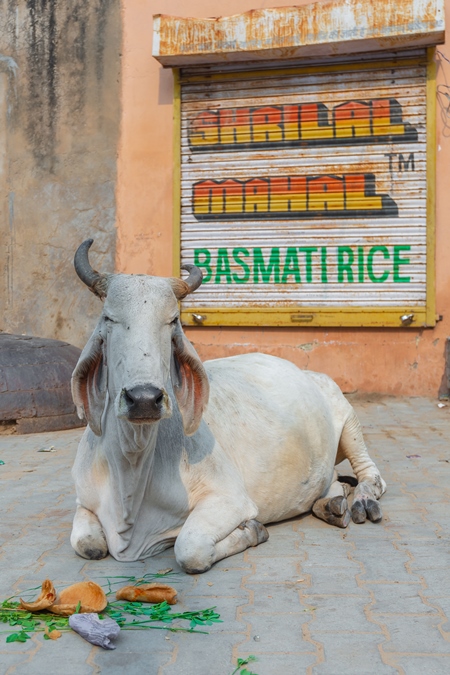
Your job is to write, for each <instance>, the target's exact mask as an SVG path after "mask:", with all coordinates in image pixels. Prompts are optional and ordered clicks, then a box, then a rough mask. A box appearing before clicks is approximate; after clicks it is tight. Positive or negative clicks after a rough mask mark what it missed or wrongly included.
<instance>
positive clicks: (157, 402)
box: [155, 392, 164, 405]
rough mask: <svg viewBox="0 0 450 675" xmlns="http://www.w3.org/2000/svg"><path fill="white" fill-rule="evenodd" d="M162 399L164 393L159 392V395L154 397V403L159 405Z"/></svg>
mask: <svg viewBox="0 0 450 675" xmlns="http://www.w3.org/2000/svg"><path fill="white" fill-rule="evenodd" d="M163 400H164V394H163V393H162V392H161V393H160V395H159V396H157V397H156V398H155V405H160V404H161V403H162V402H163Z"/></svg>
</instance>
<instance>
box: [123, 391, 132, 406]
mask: <svg viewBox="0 0 450 675" xmlns="http://www.w3.org/2000/svg"><path fill="white" fill-rule="evenodd" d="M122 394H123V397H124V399H125V402H126V403H127V404H128V405H129V406H131V405H133V403H134V398H133V397H132V396H131V395H130V394H129V393H128V391H127V390H126V389H122Z"/></svg>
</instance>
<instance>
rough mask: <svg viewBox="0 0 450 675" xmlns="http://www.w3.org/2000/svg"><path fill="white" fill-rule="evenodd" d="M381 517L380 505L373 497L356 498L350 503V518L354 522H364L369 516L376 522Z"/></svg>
mask: <svg viewBox="0 0 450 675" xmlns="http://www.w3.org/2000/svg"><path fill="white" fill-rule="evenodd" d="M382 517H383V514H382V512H381V507H380V505H379V503H378V502H377V501H376V500H375V499H356V500H355V501H354V502H353V505H352V520H353V522H354V523H358V524H361V523H364V522H365V521H366V518H369V520H371V521H372V522H373V523H378V522H379V521H380V520H381V519H382Z"/></svg>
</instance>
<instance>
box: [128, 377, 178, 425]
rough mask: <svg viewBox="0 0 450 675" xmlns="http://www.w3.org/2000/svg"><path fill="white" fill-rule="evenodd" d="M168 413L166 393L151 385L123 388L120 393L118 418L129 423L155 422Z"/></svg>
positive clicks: (168, 403) (168, 401)
mask: <svg viewBox="0 0 450 675" xmlns="http://www.w3.org/2000/svg"><path fill="white" fill-rule="evenodd" d="M170 412H171V411H170V400H169V397H168V395H167V393H166V392H165V391H163V390H162V389H158V388H157V387H154V386H153V385H151V384H145V385H137V386H135V387H131V388H129V389H126V388H124V389H122V391H121V393H120V399H119V416H120V417H122V418H125V419H127V420H129V421H130V422H135V423H137V424H143V423H145V422H157V421H158V420H160V419H162V418H163V417H168V415H169V414H170Z"/></svg>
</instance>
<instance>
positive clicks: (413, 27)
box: [153, 0, 445, 67]
mask: <svg viewBox="0 0 450 675" xmlns="http://www.w3.org/2000/svg"><path fill="white" fill-rule="evenodd" d="M444 40H445V19H444V0H402V1H401V2H398V1H397V0H362V1H361V0H334V1H333V2H315V3H312V4H309V5H303V6H297V7H280V8H276V9H258V10H251V11H249V12H245V13H244V14H236V15H234V16H229V17H222V18H212V19H198V18H180V17H173V16H166V15H164V14H157V15H155V16H154V27H153V56H154V57H155V58H156V59H157V60H158V61H159V62H160V63H161V64H162V65H163V66H169V67H178V66H186V65H195V64H212V63H221V62H223V63H227V62H234V61H265V60H269V59H293V58H298V57H302V58H303V57H317V56H332V55H335V54H352V53H359V52H368V51H377V50H386V49H389V50H392V49H405V48H407V47H424V46H431V45H437V44H442V43H443V42H444Z"/></svg>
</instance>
